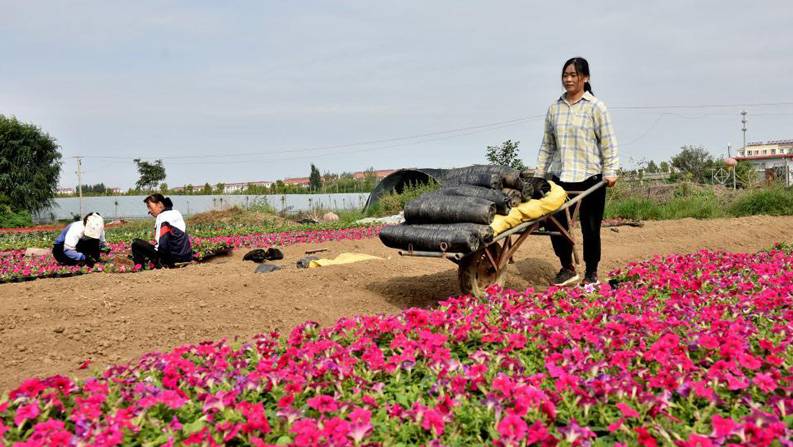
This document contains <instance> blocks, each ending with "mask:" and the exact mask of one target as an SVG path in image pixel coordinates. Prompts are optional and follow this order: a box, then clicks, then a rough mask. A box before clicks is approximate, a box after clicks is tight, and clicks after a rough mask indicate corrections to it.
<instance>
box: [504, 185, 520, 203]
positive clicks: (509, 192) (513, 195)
mask: <svg viewBox="0 0 793 447" xmlns="http://www.w3.org/2000/svg"><path fill="white" fill-rule="evenodd" d="M501 192H502V193H503V194H504V195H506V196H507V199H508V200H509V204H510V206H512V207H516V206H518V205H520V203H521V202H523V193H522V192H520V191H518V190H517V189H512V188H504V189H502V190H501Z"/></svg>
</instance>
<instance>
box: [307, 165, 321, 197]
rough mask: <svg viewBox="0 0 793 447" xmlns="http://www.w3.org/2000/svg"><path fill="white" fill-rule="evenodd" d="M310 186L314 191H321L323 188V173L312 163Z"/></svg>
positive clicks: (309, 177) (309, 178)
mask: <svg viewBox="0 0 793 447" xmlns="http://www.w3.org/2000/svg"><path fill="white" fill-rule="evenodd" d="M308 183H309V187H310V188H311V190H312V191H319V190H320V188H322V175H321V174H320V173H319V169H317V167H316V166H314V163H311V174H310V175H309V176H308Z"/></svg>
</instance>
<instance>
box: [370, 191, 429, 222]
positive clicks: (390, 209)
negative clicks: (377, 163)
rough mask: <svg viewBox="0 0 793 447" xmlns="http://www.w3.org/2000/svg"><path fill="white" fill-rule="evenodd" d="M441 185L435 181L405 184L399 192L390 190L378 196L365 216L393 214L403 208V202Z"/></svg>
mask: <svg viewBox="0 0 793 447" xmlns="http://www.w3.org/2000/svg"><path fill="white" fill-rule="evenodd" d="M440 187H441V185H440V184H438V183H436V182H430V183H421V184H411V185H407V186H405V188H404V189H403V191H402V193H401V194H398V193H396V192H391V193H389V194H386V195H384V196H382V197H380V200H379V201H378V202H377V203H375V204H374V205H372V206H370V207H369V208H368V209H367V210H366V215H367V216H375V217H379V216H393V215H394V214H399V212H400V211H402V210H403V209H405V204H406V203H408V202H410V201H411V200H413V199H415V198H417V197H419V196H420V195H422V194H424V193H427V192H432V191H437V190H438V189H439V188H440Z"/></svg>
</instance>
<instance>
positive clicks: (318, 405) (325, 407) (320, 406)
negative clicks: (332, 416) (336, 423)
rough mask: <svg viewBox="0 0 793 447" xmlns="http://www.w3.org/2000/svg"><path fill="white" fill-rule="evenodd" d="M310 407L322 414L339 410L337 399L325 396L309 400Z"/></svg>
mask: <svg viewBox="0 0 793 447" xmlns="http://www.w3.org/2000/svg"><path fill="white" fill-rule="evenodd" d="M308 406H309V407H311V408H313V409H315V410H317V411H319V412H320V413H333V412H335V411H338V410H339V404H338V402H336V399H334V398H332V397H330V396H324V395H322V396H317V397H312V398H311V399H309V400H308Z"/></svg>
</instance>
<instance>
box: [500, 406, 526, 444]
mask: <svg viewBox="0 0 793 447" xmlns="http://www.w3.org/2000/svg"><path fill="white" fill-rule="evenodd" d="M497 428H498V434H499V435H500V436H501V437H502V438H503V439H504V440H505V441H507V442H508V443H513V442H514V443H518V442H520V441H522V440H523V439H524V438H526V433H527V432H528V430H529V426H528V425H527V424H526V422H525V421H524V420H523V418H521V417H519V416H516V415H514V414H511V413H509V414H507V415H506V416H504V417H503V418H502V419H501V421H500V422H499V423H498V427H497Z"/></svg>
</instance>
